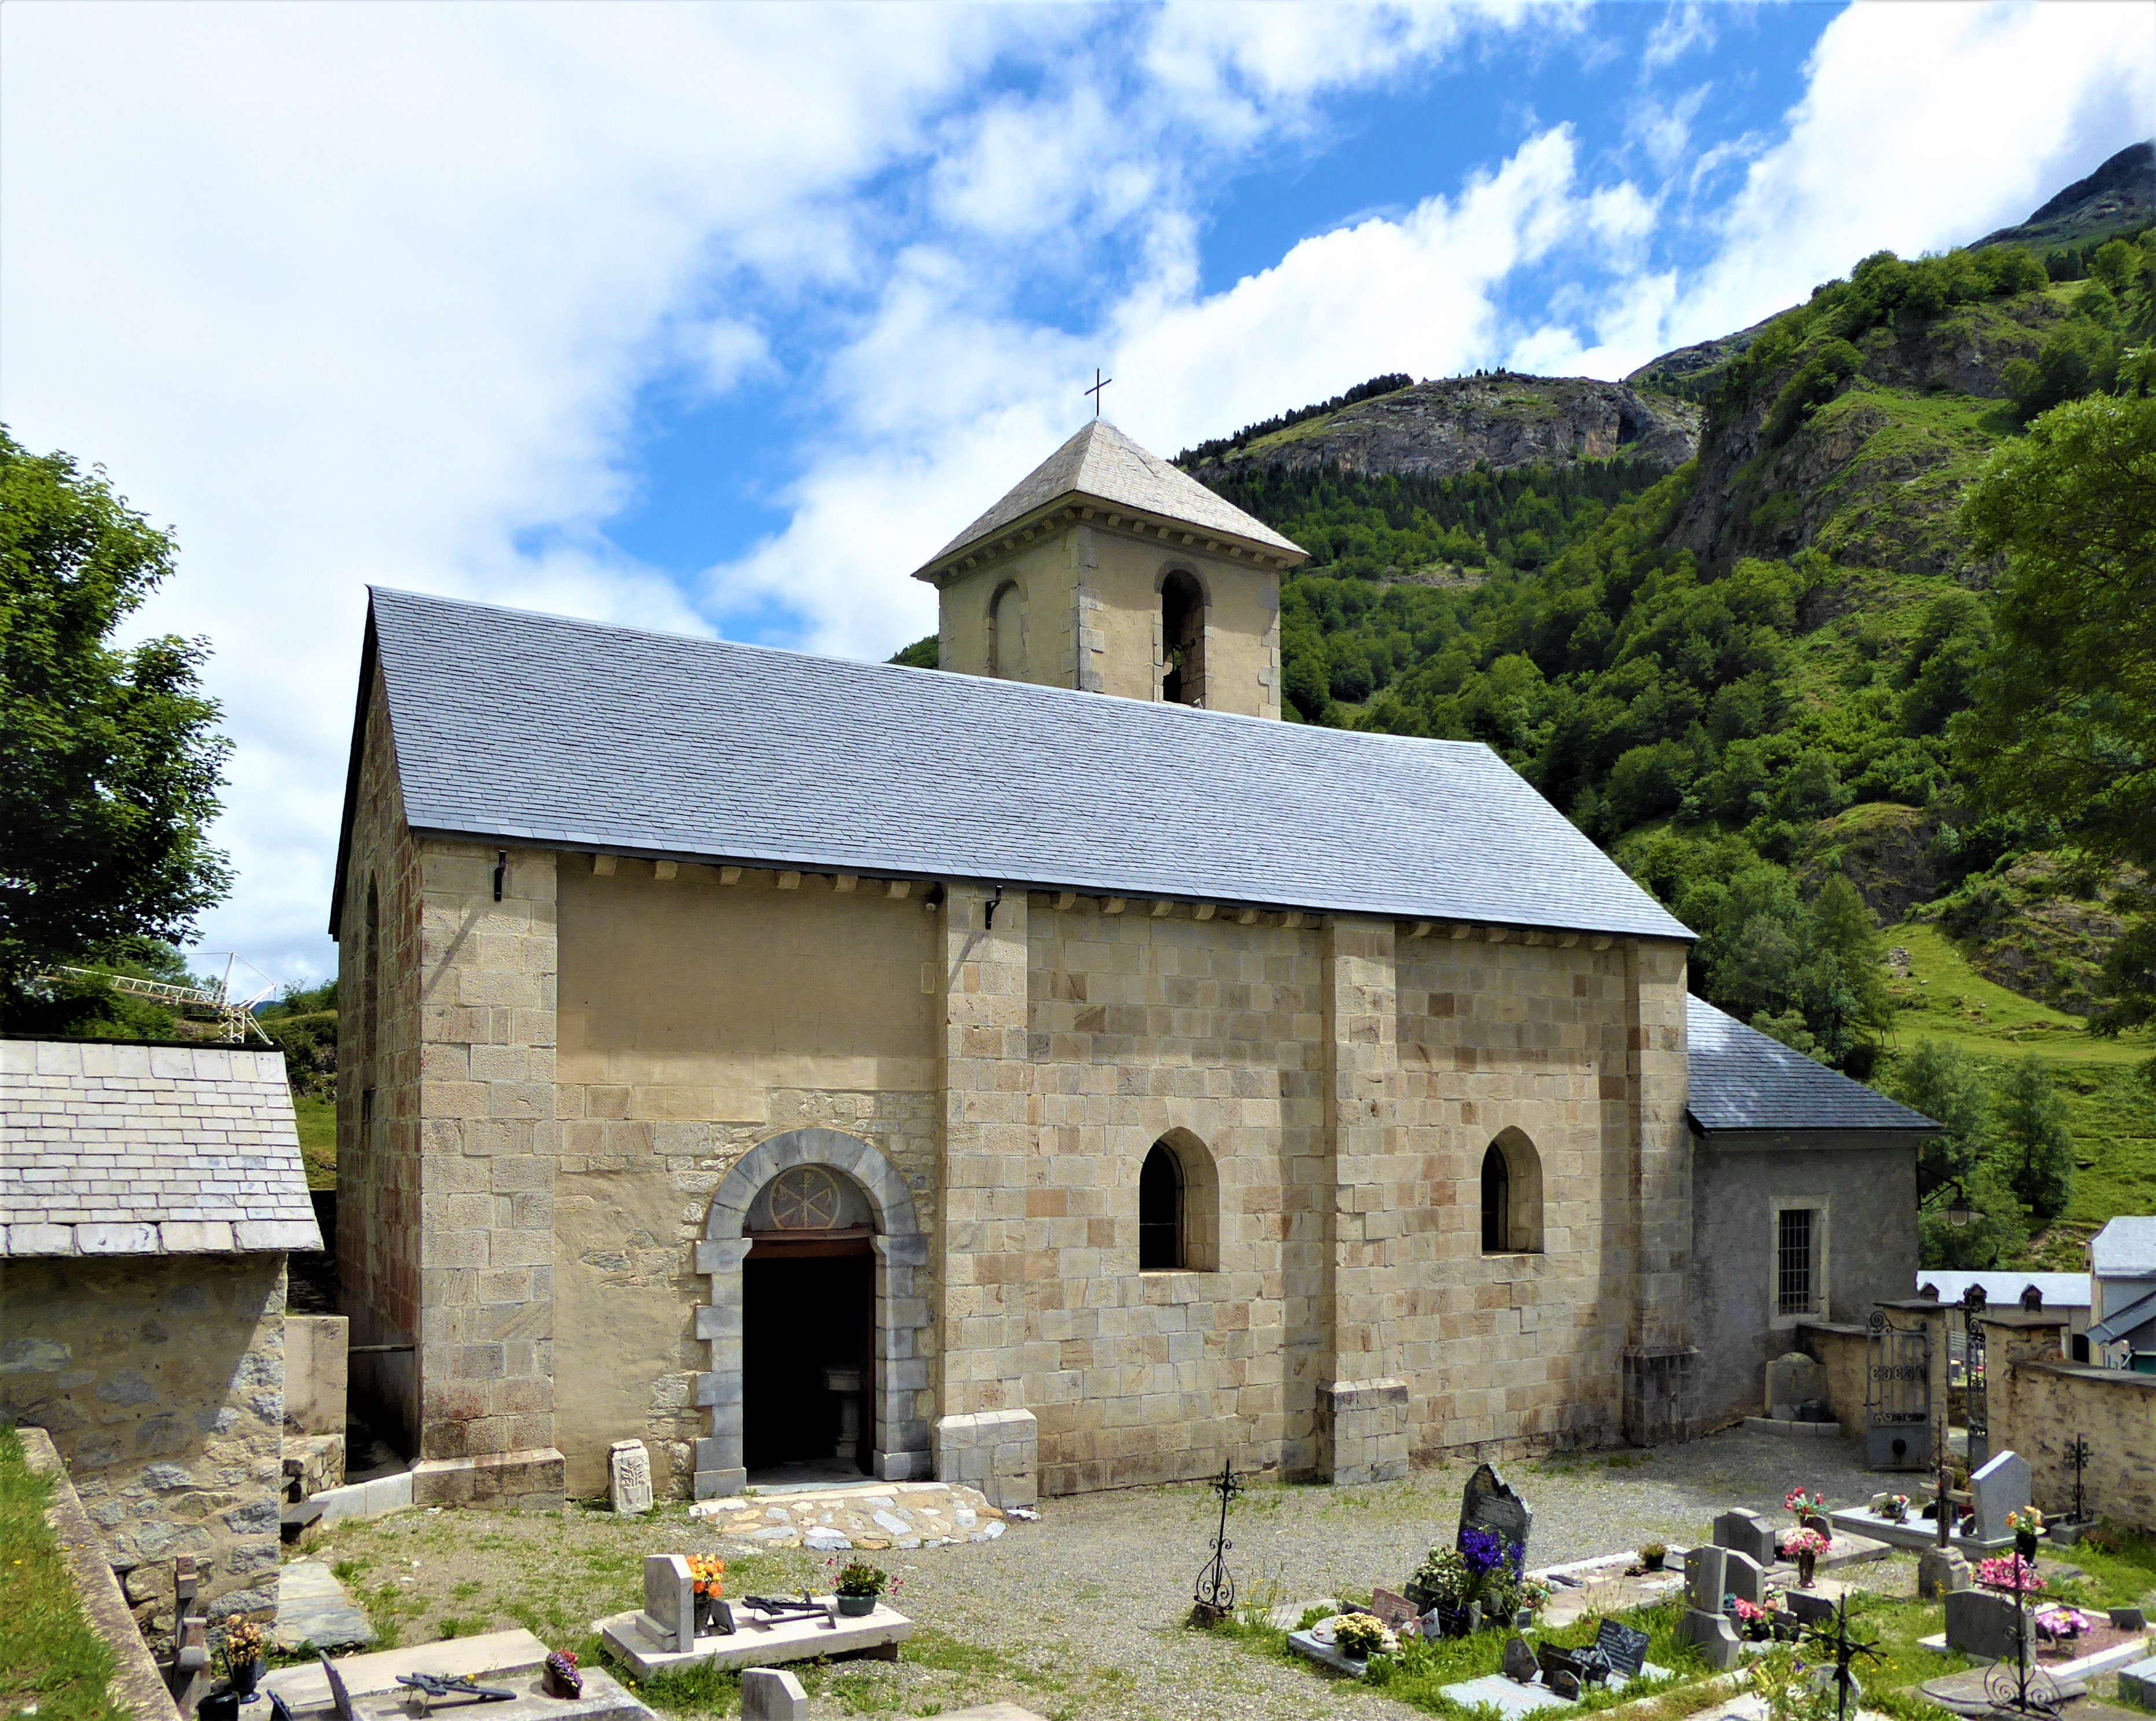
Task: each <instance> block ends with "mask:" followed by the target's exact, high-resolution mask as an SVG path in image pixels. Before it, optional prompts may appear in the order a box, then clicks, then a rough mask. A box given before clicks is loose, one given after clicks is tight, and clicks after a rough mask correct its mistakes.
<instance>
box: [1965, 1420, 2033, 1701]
mask: <svg viewBox="0 0 2156 1721" xmlns="http://www.w3.org/2000/svg"><path fill="white" fill-rule="evenodd" d="M2001 1456H2005V1455H2004V1454H2002V1455H2001ZM2020 1630H2021V1610H2020V1608H2018V1607H2016V1606H2015V1605H2014V1601H2013V1598H2012V1597H2010V1596H2006V1595H1993V1594H1992V1593H1991V1592H1990V1591H1989V1590H1955V1591H1954V1592H1953V1594H1952V1595H1948V1597H1947V1647H1948V1649H1958V1650H1959V1651H1960V1652H1962V1653H1963V1655H1970V1656H1981V1657H1984V1659H1985V1660H1986V1661H1993V1662H2003V1661H2006V1660H2008V1659H2009V1658H2010V1657H2012V1656H2013V1654H2014V1640H2015V1636H2016V1634H2017V1633H2018V1632H2019V1631H2020Z"/></svg>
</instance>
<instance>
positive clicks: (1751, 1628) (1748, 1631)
mask: <svg viewBox="0 0 2156 1721" xmlns="http://www.w3.org/2000/svg"><path fill="white" fill-rule="evenodd" d="M1772 1631H1774V1627H1773V1626H1770V1625H1768V1623H1767V1621H1764V1620H1754V1621H1752V1623H1751V1624H1750V1625H1748V1626H1746V1627H1745V1628H1744V1635H1745V1636H1747V1637H1749V1638H1750V1639H1751V1640H1752V1641H1753V1642H1754V1643H1764V1642H1765V1641H1767V1638H1768V1635H1769V1634H1770V1633H1771V1632H1772Z"/></svg>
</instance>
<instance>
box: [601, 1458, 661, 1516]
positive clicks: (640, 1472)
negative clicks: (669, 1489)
mask: <svg viewBox="0 0 2156 1721" xmlns="http://www.w3.org/2000/svg"><path fill="white" fill-rule="evenodd" d="M607 1474H608V1481H609V1482H611V1483H612V1485H613V1510H614V1516H615V1517H617V1518H635V1517H640V1516H641V1515H642V1514H643V1513H646V1512H649V1511H650V1509H651V1454H650V1453H649V1451H646V1450H645V1448H644V1442H643V1441H640V1440H618V1441H615V1442H614V1443H613V1446H612V1447H611V1448H609V1449H608V1454H607Z"/></svg>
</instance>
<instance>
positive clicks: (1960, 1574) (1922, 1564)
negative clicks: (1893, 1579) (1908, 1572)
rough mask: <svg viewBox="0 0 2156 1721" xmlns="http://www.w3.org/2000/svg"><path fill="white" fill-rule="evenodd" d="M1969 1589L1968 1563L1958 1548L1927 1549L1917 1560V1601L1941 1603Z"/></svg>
mask: <svg viewBox="0 0 2156 1721" xmlns="http://www.w3.org/2000/svg"><path fill="white" fill-rule="evenodd" d="M1967 1588H1969V1561H1968V1559H1967V1558H1966V1557H1964V1555H1963V1553H1962V1551H1961V1549H1958V1548H1927V1549H1925V1550H1924V1551H1923V1553H1922V1554H1920V1555H1919V1556H1918V1557H1917V1600H1919V1601H1942V1600H1945V1599H1946V1598H1947V1597H1948V1596H1949V1595H1953V1592H1954V1591H1955V1590H1966V1589H1967Z"/></svg>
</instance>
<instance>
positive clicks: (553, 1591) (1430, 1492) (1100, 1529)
mask: <svg viewBox="0 0 2156 1721" xmlns="http://www.w3.org/2000/svg"><path fill="white" fill-rule="evenodd" d="M1860 1458H1861V1450H1860V1448H1859V1447H1857V1446H1856V1445H1855V1444H1854V1443H1851V1442H1843V1441H1803V1442H1799V1441H1782V1440H1777V1439H1775V1438H1774V1437H1772V1436H1766V1435H1755V1434H1747V1433H1744V1432H1742V1431H1731V1432H1727V1433H1724V1434H1719V1435H1716V1436H1712V1438H1710V1439H1707V1440H1704V1441H1697V1442H1694V1443H1692V1444H1691V1445H1689V1446H1672V1447H1665V1448H1661V1449H1659V1450H1657V1451H1652V1452H1620V1453H1613V1454H1608V1455H1600V1456H1578V1457H1567V1458H1561V1459H1553V1460H1550V1461H1547V1462H1536V1463H1525V1464H1518V1465H1512V1466H1507V1467H1504V1469H1505V1474H1506V1479H1507V1481H1509V1482H1512V1485H1513V1486H1514V1487H1517V1488H1518V1489H1519V1491H1520V1492H1521V1493H1522V1495H1524V1496H1525V1497H1526V1498H1527V1502H1528V1503H1529V1505H1530V1506H1531V1507H1532V1508H1533V1510H1534V1513H1535V1526H1534V1533H1533V1541H1532V1545H1531V1547H1530V1549H1529V1563H1530V1564H1533V1565H1537V1566H1539V1565H1548V1564H1558V1563H1560V1562H1563V1561H1565V1560H1570V1559H1584V1558H1586V1557H1588V1556H1590V1555H1593V1554H1609V1553H1616V1552H1620V1551H1621V1550H1623V1549H1629V1548H1634V1547H1637V1546H1638V1545H1639V1544H1641V1543H1642V1542H1645V1541H1650V1540H1655V1539H1660V1540H1663V1541H1675V1542H1685V1541H1691V1540H1695V1539H1698V1538H1699V1537H1700V1536H1702V1534H1703V1533H1704V1532H1705V1530H1706V1528H1707V1523H1708V1521H1709V1520H1710V1519H1711V1518H1712V1517H1713V1515H1714V1514H1715V1513H1717V1511H1720V1510H1722V1508H1726V1507H1729V1506H1732V1505H1745V1506H1751V1507H1753V1508H1755V1509H1758V1510H1759V1511H1763V1512H1767V1513H1779V1511H1780V1509H1781V1500H1782V1496H1783V1495H1784V1493H1785V1492H1788V1490H1789V1488H1790V1487H1793V1486H1794V1485H1796V1484H1798V1483H1799V1482H1801V1483H1802V1484H1804V1486H1805V1487H1808V1488H1817V1489H1820V1490H1821V1491H1822V1492H1825V1495H1826V1497H1827V1499H1828V1501H1829V1502H1830V1503H1831V1504H1834V1505H1837V1506H1839V1505H1845V1504H1851V1503H1856V1502H1858V1501H1861V1500H1862V1499H1864V1498H1868V1497H1869V1496H1870V1495H1871V1493H1873V1492H1876V1489H1877V1487H1878V1486H1879V1483H1878V1480H1877V1479H1876V1478H1875V1477H1873V1476H1872V1475H1871V1473H1870V1472H1866V1470H1864V1469H1863V1468H1862V1467H1861V1464H1860V1462H1859V1460H1860ZM1466 1477H1467V1467H1466V1466H1463V1465H1458V1464H1455V1465H1453V1466H1451V1467H1449V1468H1446V1469H1440V1470H1433V1471H1426V1472H1418V1473H1417V1474H1416V1475H1415V1476H1414V1477H1413V1478H1411V1479H1410V1480H1409V1481H1407V1482H1397V1483H1391V1484H1387V1485H1384V1486H1382V1487H1342V1488H1333V1487H1255V1488H1253V1489H1251V1490H1250V1492H1248V1493H1246V1494H1245V1495H1244V1496H1243V1497H1242V1498H1240V1499H1239V1500H1238V1501H1237V1502H1236V1503H1235V1511H1234V1515H1233V1518H1231V1521H1230V1525H1229V1535H1230V1538H1231V1539H1232V1540H1233V1542H1234V1544H1235V1548H1234V1551H1233V1553H1232V1554H1231V1555H1230V1559H1231V1562H1232V1564H1233V1565H1234V1568H1235V1575H1236V1577H1237V1579H1238V1581H1239V1582H1240V1585H1241V1589H1242V1594H1243V1597H1244V1599H1245V1601H1260V1602H1266V1603H1284V1602H1296V1601H1302V1600H1309V1599H1311V1598H1313V1597H1317V1596H1322V1595H1332V1594H1336V1593H1337V1592H1338V1591H1340V1590H1358V1591H1367V1590H1368V1589H1369V1588H1370V1587H1371V1585H1373V1584H1385V1585H1391V1586H1393V1587H1395V1588H1397V1587H1399V1585H1400V1584H1401V1583H1402V1582H1404V1580H1405V1578H1406V1576H1407V1575H1408V1573H1409V1571H1410V1570H1411V1569H1413V1568H1414V1565H1415V1564H1417V1563H1418V1562H1419V1560H1420V1559H1421V1558H1422V1555H1423V1554H1424V1552H1425V1551H1426V1550H1427V1549H1428V1548H1429V1547H1430V1544H1432V1543H1434V1542H1447V1543H1449V1542H1450V1539H1451V1537H1452V1532H1453V1528H1454V1525H1455V1523H1456V1521H1457V1518H1458V1516H1459V1501H1460V1487H1461V1484H1462V1483H1463V1482H1465V1481H1466ZM1218 1509H1219V1508H1218V1506H1217V1503H1215V1501H1214V1498H1213V1497H1212V1496H1210V1495H1209V1494H1207V1493H1206V1492H1204V1490H1203V1489H1202V1488H1199V1487H1174V1488H1141V1489H1132V1490H1126V1491H1122V1492H1114V1493H1105V1494H1092V1495H1086V1496H1083V1497H1080V1498H1071V1499H1060V1500H1050V1501H1047V1502H1045V1503H1044V1506H1043V1511H1042V1517H1041V1521H1040V1522H1039V1523H1032V1524H1022V1523H1014V1524H1013V1525H1012V1526H1011V1528H1010V1531H1009V1533H1008V1534H1006V1535H1005V1536H1004V1537H1003V1538H1002V1539H1000V1540H998V1541H995V1542H992V1543H988V1544H980V1545H973V1546H966V1547H960V1548H948V1549H923V1550H921V1551H919V1552H914V1553H904V1554H883V1555H878V1556H875V1557H876V1558H877V1559H878V1560H879V1562H880V1564H883V1565H884V1566H885V1569H887V1570H890V1571H891V1573H892V1574H893V1575H895V1576H896V1577H897V1578H899V1579H900V1580H901V1589H900V1591H899V1593H898V1594H897V1595H896V1596H895V1598H894V1600H896V1605H898V1606H899V1607H900V1608H901V1610H902V1611H904V1612H906V1614H908V1615H909V1616H911V1617H912V1618H913V1619H914V1620H916V1621H918V1622H919V1624H920V1626H921V1632H920V1635H919V1636H916V1639H915V1641H913V1642H912V1643H911V1644H910V1645H909V1646H908V1647H907V1650H906V1657H905V1658H904V1659H903V1660H901V1661H900V1662H846V1663H840V1664H838V1665H835V1666H834V1667H829V1668H826V1669H824V1670H822V1671H821V1672H817V1673H814V1674H812V1675H811V1676H810V1677H809V1679H808V1682H809V1684H810V1686H811V1690H812V1699H813V1701H812V1707H811V1713H813V1714H814V1715H815V1716H817V1717H819V1718H823V1717H834V1716H839V1715H848V1714H856V1713H884V1714H896V1715H905V1716H916V1715H926V1714H933V1713H937V1711H939V1710H952V1709H957V1708H964V1707H966V1706H968V1705H969V1704H974V1703H989V1702H993V1701H995V1700H997V1699H999V1698H1002V1699H1009V1700H1010V1701H1012V1702H1014V1703H1020V1704H1022V1705H1024V1707H1025V1708H1029V1709H1032V1710H1034V1711H1036V1712H1037V1713H1040V1714H1042V1715H1045V1716H1047V1717H1049V1718H1050V1721H1306V1718H1309V1717H1312V1716H1315V1715H1321V1714H1327V1713H1332V1712H1333V1711H1334V1710H1336V1709H1338V1708H1342V1706H1347V1708H1348V1709H1349V1710H1350V1712H1351V1713H1353V1714H1354V1715H1355V1716H1357V1717H1358V1718H1360V1717H1366V1716H1367V1717H1370V1718H1373V1721H1375V1718H1381V1717H1383V1718H1390V1717H1396V1716H1397V1717H1402V1718H1404V1717H1406V1716H1409V1715H1410V1714H1413V1713H1417V1712H1414V1711H1411V1710H1409V1709H1407V1708H1404V1707H1403V1706H1402V1705H1400V1704H1398V1703H1391V1702H1389V1701H1387V1700H1386V1699H1384V1698H1382V1697H1380V1696H1379V1695H1378V1694H1377V1693H1374V1692H1368V1691H1365V1690H1363V1689H1362V1688H1359V1687H1357V1686H1354V1685H1353V1684H1352V1683H1350V1682H1344V1681H1333V1680H1327V1679H1323V1678H1321V1677H1317V1675H1315V1674H1313V1673H1312V1672H1309V1671H1307V1670H1306V1669H1304V1668H1302V1667H1299V1666H1290V1665H1287V1664H1285V1663H1281V1662H1274V1661H1271V1660H1269V1659H1267V1658H1265V1657H1261V1656H1259V1655H1256V1654H1254V1653H1252V1652H1250V1650H1248V1649H1246V1648H1244V1647H1240V1646H1239V1645H1237V1644H1235V1643H1233V1642H1230V1641H1223V1640H1221V1639H1219V1638H1215V1637H1213V1636H1209V1635H1208V1634H1206V1633H1204V1632H1201V1631H1188V1630H1186V1629H1185V1628H1184V1626H1183V1621H1184V1619H1185V1617H1186V1616H1187V1615H1188V1611H1189V1607H1190V1598H1191V1587H1192V1585H1193V1581H1194V1580H1195V1579H1196V1577H1197V1575H1198V1572H1199V1568H1200V1567H1201V1566H1202V1565H1203V1564H1204V1562H1205V1559H1206V1557H1207V1554H1208V1553H1209V1539H1210V1536H1211V1533H1212V1527H1213V1523H1214V1517H1215V1515H1216V1514H1217V1512H1218ZM322 1539H326V1540H328V1541H331V1542H333V1543H334V1544H335V1545H334V1547H333V1549H331V1553H330V1554H329V1555H328V1557H329V1558H330V1559H332V1560H333V1561H336V1560H345V1561H350V1560H353V1559H358V1560H362V1561H363V1562H365V1567H364V1569H363V1570H362V1572H361V1573H360V1574H359V1575H357V1577H356V1578H355V1579H354V1580H353V1587H354V1588H355V1589H360V1588H362V1587H363V1588H365V1589H367V1590H370V1591H371V1592H372V1595H373V1597H374V1601H375V1605H376V1606H377V1608H387V1609H388V1610H389V1611H396V1612H398V1613H401V1614H402V1615H403V1616H404V1641H406V1642H407V1643H414V1642H421V1641H427V1640H428V1639H429V1638H432V1637H435V1636H443V1635H448V1631H465V1632H466V1633H469V1632H470V1631H477V1630H487V1629H495V1628H498V1627H500V1626H508V1625H511V1624H512V1623H519V1622H521V1623H524V1624H526V1625H529V1626H531V1627H532V1628H533V1629H535V1630H537V1631H540V1632H541V1635H542V1636H548V1637H549V1638H550V1639H552V1641H563V1640H565V1639H568V1638H571V1637H573V1636H576V1635H577V1634H579V1633H581V1632H582V1631H583V1630H584V1629H586V1626H587V1624H588V1621H590V1620H591V1619H592V1618H593V1617H594V1616H597V1615H598V1614H600V1613H604V1612H611V1611H615V1610H617V1609H620V1608H623V1607H629V1606H634V1605H636V1603H637V1602H638V1600H639V1599H640V1595H641V1581H642V1580H641V1570H642V1566H641V1561H642V1558H643V1555H644V1554H646V1553H657V1552H662V1551H665V1552H706V1551H723V1552H725V1553H726V1555H727V1557H728V1559H729V1560H730V1561H731V1562H733V1569H732V1570H731V1571H730V1572H729V1578H730V1580H732V1579H739V1580H742V1581H741V1582H739V1583H735V1582H730V1583H729V1586H728V1587H729V1589H730V1590H732V1591H733V1592H734V1593H736V1594H739V1593H742V1590H743V1589H745V1588H751V1587H755V1586H757V1585H768V1586H769V1587H771V1588H773V1589H777V1588H778V1587H780V1586H782V1585H785V1586H793V1585H801V1584H804V1583H809V1582H812V1581H815V1580H819V1579H821V1578H822V1575H823V1562H822V1560H821V1559H819V1558H817V1557H816V1556H813V1555H802V1554H781V1555H766V1556H761V1557H758V1558H757V1559H755V1560H753V1562H751V1561H748V1560H746V1559H740V1558H739V1556H738V1554H737V1551H736V1549H735V1548H734V1547H733V1546H732V1545H731V1544H721V1543H720V1542H719V1541H718V1540H717V1539H716V1536H715V1535H714V1534H713V1533H712V1532H711V1530H710V1529H709V1528H707V1527H706V1526H704V1525H703V1524H701V1523H691V1522H690V1520H689V1519H688V1518H686V1516H685V1513H684V1511H683V1509H682V1508H679V1507H675V1508H668V1510H667V1512H666V1513H665V1515H664V1516H663V1517H661V1518H657V1519H654V1520H646V1521H644V1522H639V1523H620V1522H617V1521H616V1520H613V1519H612V1518H607V1517H605V1516H603V1515H599V1514H592V1513H582V1512H578V1511H573V1510H572V1511H571V1512H570V1513H566V1514H564V1515H563V1516H562V1518H547V1519H505V1518H495V1517H491V1516H490V1515H487V1514H484V1513H411V1514H406V1515H403V1516H402V1517H398V1518H387V1519H383V1520H381V1521H380V1522H378V1523H372V1524H367V1525H352V1524H340V1525H336V1526H335V1527H333V1528H332V1529H331V1532H329V1533H328V1535H327V1537H326V1538H322ZM318 1540H319V1539H318V1538H316V1537H315V1536H310V1537H309V1541H310V1542H311V1543H318ZM385 1591H386V1592H387V1593H388V1595H390V1596H391V1597H392V1598H393V1600H391V1601H389V1602H388V1603H385V1602H384V1600H383V1599H382V1598H383V1595H384V1594H385ZM449 1622H453V1623H449ZM445 1623H447V1624H448V1631H445V1630H444V1626H445ZM680 1713H685V1714H695V1713H699V1712H698V1711H696V1710H695V1709H689V1710H684V1711H681V1712H680Z"/></svg>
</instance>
